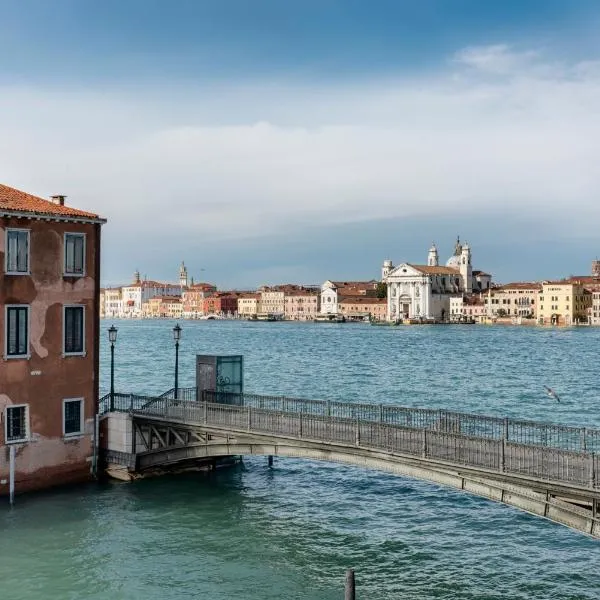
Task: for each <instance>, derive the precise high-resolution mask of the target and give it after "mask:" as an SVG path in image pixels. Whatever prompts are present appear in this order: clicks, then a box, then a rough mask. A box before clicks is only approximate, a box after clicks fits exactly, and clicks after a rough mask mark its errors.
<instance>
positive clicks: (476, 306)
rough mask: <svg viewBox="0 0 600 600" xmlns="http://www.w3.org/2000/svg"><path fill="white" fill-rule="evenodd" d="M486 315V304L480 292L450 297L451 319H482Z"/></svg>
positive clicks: (457, 320)
mask: <svg viewBox="0 0 600 600" xmlns="http://www.w3.org/2000/svg"><path fill="white" fill-rule="evenodd" d="M486 315H487V311H486V304H485V303H484V301H483V299H482V298H481V296H480V295H479V294H470V295H459V296H452V297H451V298H450V321H454V322H457V323H458V322H461V321H481V320H483V318H484V317H485V316H486Z"/></svg>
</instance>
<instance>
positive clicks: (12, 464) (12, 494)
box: [8, 446, 15, 504]
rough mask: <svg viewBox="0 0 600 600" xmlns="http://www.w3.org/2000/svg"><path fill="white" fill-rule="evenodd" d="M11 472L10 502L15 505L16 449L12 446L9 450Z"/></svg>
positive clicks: (9, 474)
mask: <svg viewBox="0 0 600 600" xmlns="http://www.w3.org/2000/svg"><path fill="white" fill-rule="evenodd" d="M8 455H9V467H8V469H9V471H8V493H9V502H10V503H11V504H14V503H15V447H14V446H11V447H10V450H9V454H8Z"/></svg>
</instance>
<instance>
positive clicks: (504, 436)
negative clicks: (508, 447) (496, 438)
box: [502, 417, 508, 442]
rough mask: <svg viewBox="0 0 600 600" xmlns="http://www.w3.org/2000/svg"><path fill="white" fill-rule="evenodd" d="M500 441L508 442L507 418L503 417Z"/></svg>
mask: <svg viewBox="0 0 600 600" xmlns="http://www.w3.org/2000/svg"><path fill="white" fill-rule="evenodd" d="M502 439H503V440H505V441H507V442H508V418H507V417H504V432H503V435H502Z"/></svg>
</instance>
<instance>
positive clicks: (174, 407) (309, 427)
mask: <svg viewBox="0 0 600 600" xmlns="http://www.w3.org/2000/svg"><path fill="white" fill-rule="evenodd" d="M133 414H134V416H138V417H146V418H159V419H161V420H165V421H168V422H170V423H185V424H186V425H196V426H207V427H213V428H217V429H225V430H227V431H228V432H231V433H236V432H237V433H242V434H247V433H256V434H262V435H265V434H268V435H275V436H278V437H285V438H296V439H302V440H306V441H311V442H326V443H334V444H340V445H342V446H344V447H346V448H354V447H358V448H363V449H367V450H376V451H385V452H391V453H398V454H408V455H412V456H415V457H419V458H424V459H431V460H435V461H440V462H442V463H448V464H454V465H457V464H458V465H462V466H467V467H472V468H476V469H484V470H488V471H489V470H492V471H495V472H498V473H507V474H513V475H519V476H525V477H529V478H535V479H540V480H544V481H553V482H558V483H562V484H566V485H571V486H573V485H574V486H577V487H578V488H586V489H596V488H600V473H599V469H598V458H599V456H598V454H596V453H593V452H589V451H581V450H568V449H563V448H554V447H541V446H539V445H535V444H534V445H531V444H524V443H519V442H514V441H507V440H506V439H490V438H482V437H480V436H472V435H465V434H462V433H457V432H453V431H447V430H443V429H438V430H436V429H430V428H426V427H423V428H415V427H405V426H402V425H396V424H389V423H385V422H374V421H363V420H360V419H356V418H352V417H341V416H337V415H331V414H330V415H317V414H314V413H309V412H295V413H290V412H286V411H277V410H272V409H268V408H267V409H264V408H255V407H253V406H249V405H245V406H243V405H239V404H236V405H232V404H225V403H219V402H216V403H212V402H195V401H180V400H175V399H167V398H164V399H160V400H159V401H157V402H156V403H154V404H153V405H152V406H151V407H148V408H140V409H137V410H134V412H133Z"/></svg>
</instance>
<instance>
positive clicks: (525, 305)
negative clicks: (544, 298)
mask: <svg viewBox="0 0 600 600" xmlns="http://www.w3.org/2000/svg"><path fill="white" fill-rule="evenodd" d="M541 291H542V284H541V283H537V282H531V281H520V282H515V283H507V284H505V285H501V286H497V287H494V288H490V289H489V290H488V292H487V293H486V294H484V302H485V305H486V308H487V311H486V314H487V316H489V317H491V318H503V317H520V318H524V319H537V315H538V305H539V298H540V293H541Z"/></svg>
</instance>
